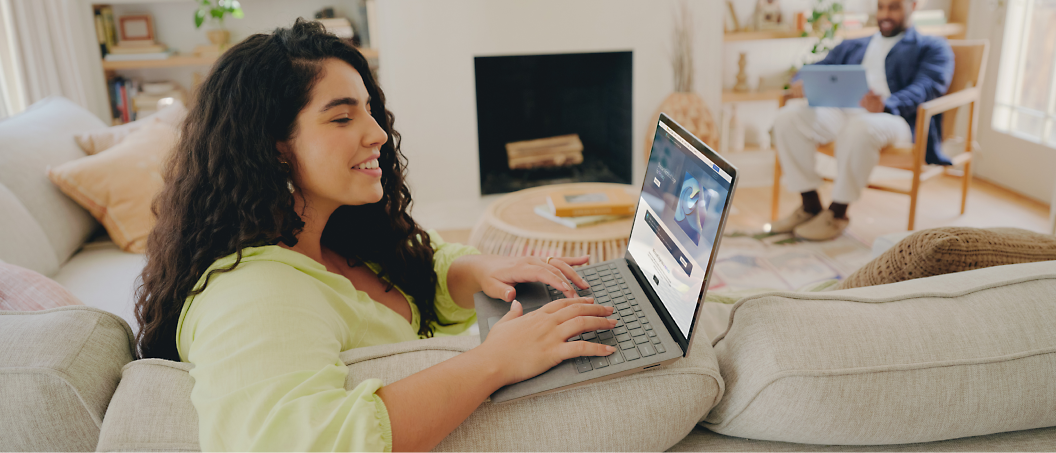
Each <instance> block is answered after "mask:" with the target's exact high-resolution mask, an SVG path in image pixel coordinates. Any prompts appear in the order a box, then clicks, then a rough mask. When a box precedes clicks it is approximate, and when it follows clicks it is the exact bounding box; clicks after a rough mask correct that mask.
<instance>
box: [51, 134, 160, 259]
mask: <svg viewBox="0 0 1056 453" xmlns="http://www.w3.org/2000/svg"><path fill="white" fill-rule="evenodd" d="M175 145H176V129H174V128H173V127H172V126H169V125H167V124H164V123H160V122H155V123H151V124H147V125H144V126H142V127H140V128H139V129H137V130H136V131H135V132H132V133H131V134H129V136H128V137H126V138H125V139H124V140H123V141H121V143H119V144H117V145H116V146H114V147H113V148H110V149H108V150H106V152H103V153H99V154H96V155H94V156H88V157H83V158H80V159H76V160H72V161H69V162H66V163H64V164H62V165H59V166H58V167H54V168H50V169H48V178H50V179H51V182H53V183H55V185H57V186H59V189H60V190H62V192H63V193H65V194H66V195H68V196H69V197H70V198H72V199H73V200H74V201H76V202H77V203H78V204H80V205H81V206H84V208H85V209H87V210H88V212H89V213H91V214H92V216H93V217H95V219H96V220H98V221H99V223H102V224H103V226H104V227H106V231H107V232H108V233H110V239H112V240H113V241H114V243H116V244H117V245H118V247H121V250H124V251H126V252H133V253H144V252H145V251H146V244H147V235H149V234H150V229H151V228H153V227H154V214H153V213H151V211H150V204H151V202H152V201H153V200H154V196H155V195H157V194H158V192H160V191H161V187H162V180H161V164H162V162H163V161H164V160H165V159H166V158H167V157H168V155H169V153H170V151H171V150H172V148H173V147H174V146H175Z"/></svg>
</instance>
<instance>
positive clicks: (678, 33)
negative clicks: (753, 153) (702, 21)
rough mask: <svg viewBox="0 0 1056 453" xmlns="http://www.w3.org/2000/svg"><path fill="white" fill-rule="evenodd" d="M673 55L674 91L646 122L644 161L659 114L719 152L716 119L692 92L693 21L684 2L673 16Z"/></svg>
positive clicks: (650, 145) (651, 146)
mask: <svg viewBox="0 0 1056 453" xmlns="http://www.w3.org/2000/svg"><path fill="white" fill-rule="evenodd" d="M673 30H674V41H675V43H674V44H675V45H674V52H673V53H672V55H671V66H672V69H674V73H675V92H674V93H671V94H670V95H668V97H667V99H664V102H662V103H660V108H659V109H657V111H656V114H655V115H653V121H652V122H651V123H649V124H650V125H649V130H648V131H647V132H646V134H645V160H646V161H647V162H648V161H649V153H650V151H651V150H652V148H653V131H654V130H655V129H656V122H657V120H658V119H659V118H660V112H663V113H666V114H667V116H670V117H671V119H673V120H675V121H677V122H678V124H681V125H682V126H683V127H685V128H686V130H688V131H689V132H690V133H691V134H693V135H695V136H697V138H699V139H701V140H702V141H704V143H707V144H708V145H710V146H711V147H712V148H715V149H718V134H716V130H715V120H714V119H713V118H712V116H711V111H710V110H708V106H707V104H705V103H704V99H703V98H701V97H700V95H699V94H697V93H696V92H694V91H693V20H692V16H690V12H689V6H688V5H687V4H686V2H685V0H683V1H681V2H679V3H678V14H677V16H676V17H675V25H674V27H673Z"/></svg>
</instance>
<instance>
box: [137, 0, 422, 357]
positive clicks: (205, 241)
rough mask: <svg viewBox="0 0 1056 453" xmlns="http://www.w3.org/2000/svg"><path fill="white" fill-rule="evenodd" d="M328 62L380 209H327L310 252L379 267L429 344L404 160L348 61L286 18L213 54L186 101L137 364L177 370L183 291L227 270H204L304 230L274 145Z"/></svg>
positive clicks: (141, 309)
mask: <svg viewBox="0 0 1056 453" xmlns="http://www.w3.org/2000/svg"><path fill="white" fill-rule="evenodd" d="M329 58H336V59H339V60H342V61H344V62H347V63H348V64H349V65H351V66H352V67H353V68H354V69H355V70H356V71H358V72H359V74H360V75H361V76H362V77H363V83H364V85H366V88H367V93H368V94H369V96H370V111H371V112H372V113H371V115H372V116H373V117H374V120H375V121H377V122H378V124H379V125H380V126H381V127H382V128H383V129H384V130H385V132H386V133H387V134H388V141H387V142H385V144H384V145H382V147H381V157H380V158H379V159H378V163H379V165H380V167H381V169H382V177H381V184H382V187H383V189H384V195H383V196H382V198H381V201H379V202H377V203H372V204H367V205H363V206H342V207H340V208H338V209H337V211H335V212H334V213H333V215H331V216H330V219H329V221H328V222H327V224H326V227H325V229H324V231H323V235H322V244H323V246H325V247H327V248H329V249H331V250H333V251H335V252H337V253H338V254H340V255H341V256H343V257H345V259H346V260H352V259H355V260H358V261H369V262H374V263H377V264H378V265H380V267H381V269H382V272H381V274H382V276H385V277H387V278H388V279H389V282H390V286H389V288H388V289H389V290H391V289H392V285H396V286H399V287H400V288H401V289H403V290H404V291H405V292H407V293H408V294H409V295H410V296H412V297H413V298H414V303H415V304H416V305H417V306H418V311H419V313H420V315H421V327H420V328H419V331H418V333H419V334H420V335H424V336H432V331H433V324H435V323H437V322H438V321H437V316H436V311H435V310H434V305H433V303H434V296H435V291H436V280H437V276H436V272H435V271H434V270H433V264H432V261H433V249H432V247H431V245H430V241H429V236H428V235H427V234H426V233H425V232H424V231H423V230H422V228H421V227H419V226H418V224H416V223H415V222H414V220H413V219H412V218H411V216H410V215H409V214H408V213H407V211H408V208H409V207H410V205H411V193H410V190H408V188H407V185H406V184H405V182H404V172H405V171H406V168H407V161H406V158H405V157H404V156H403V154H402V153H401V152H400V134H399V133H397V132H396V130H395V129H393V127H392V126H393V121H394V119H393V115H392V113H391V112H389V111H388V110H385V96H384V94H382V92H381V89H380V88H379V87H378V85H377V83H376V82H375V80H374V77H373V76H372V75H371V72H370V68H369V66H368V64H367V60H366V59H365V58H364V57H363V55H362V54H361V53H360V52H359V51H357V50H356V49H355V48H353V47H352V46H350V45H348V44H347V43H346V42H344V41H342V40H341V39H339V38H337V37H336V36H334V35H331V34H328V33H326V32H325V31H324V30H323V28H322V26H321V25H319V24H318V23H316V22H309V21H305V20H303V19H297V22H296V23H294V25H293V26H292V27H290V28H278V29H276V30H275V32H274V33H272V34H256V35H253V36H250V37H249V38H246V40H244V41H242V42H241V43H239V44H237V45H235V46H234V47H232V48H231V49H230V50H228V51H227V52H225V53H224V54H223V56H221V57H220V59H219V60H218V61H217V62H216V64H215V65H214V66H213V69H212V72H211V73H210V74H209V76H208V77H207V78H206V79H205V80H204V81H203V82H202V84H201V86H200V87H199V89H198V91H197V93H196V94H195V100H194V102H193V105H192V106H191V108H190V111H189V112H188V115H187V119H186V120H185V121H184V123H183V126H182V134H181V137H180V139H179V143H178V144H177V147H176V148H175V150H174V152H173V156H172V157H171V158H170V160H169V161H168V163H167V164H166V167H165V187H164V189H163V190H162V192H161V193H160V194H159V195H158V197H157V198H156V199H155V200H154V205H153V211H154V214H155V215H156V216H157V223H156V225H155V227H154V229H153V231H151V233H150V238H149V239H148V242H147V266H146V268H145V269H144V270H143V273H142V275H141V276H140V278H141V281H142V285H141V286H140V287H139V289H138V291H137V301H136V308H135V312H136V321H138V322H139V325H140V329H139V332H138V333H137V334H136V343H137V345H138V348H137V349H138V351H137V354H136V356H137V358H162V359H169V360H175V361H179V360H180V358H179V354H178V352H177V349H176V341H177V339H176V327H177V324H178V322H179V317H180V312H181V310H182V308H183V304H184V303H185V301H186V300H187V298H188V297H190V296H194V295H197V294H200V293H201V292H202V291H203V290H204V289H205V285H204V284H203V285H202V286H201V287H199V288H195V287H194V286H195V284H196V283H197V281H198V280H199V279H200V278H201V277H202V274H203V272H205V270H206V269H207V268H208V267H209V266H210V265H212V264H213V262H215V261H216V260H217V259H219V258H222V257H224V256H227V255H231V254H233V253H235V254H237V259H236V261H235V264H233V265H231V266H230V267H226V268H223V269H215V270H213V271H210V272H209V276H208V278H206V284H208V280H209V279H210V278H214V275H215V274H217V273H220V272H228V271H231V270H233V269H234V268H235V267H236V266H238V264H239V263H240V262H241V259H242V249H243V248H245V247H252V246H262V245H275V244H278V243H279V242H280V241H281V242H282V243H284V244H286V245H289V246H293V245H295V244H296V243H297V234H298V233H299V232H300V231H301V229H302V228H303V227H304V222H303V221H302V220H301V217H300V216H299V215H298V213H297V212H296V211H295V209H294V194H291V193H290V191H289V190H288V189H287V186H286V181H287V178H288V177H289V174H290V173H289V172H290V171H291V170H290V166H289V165H288V164H283V163H280V161H282V159H280V152H279V150H278V149H277V148H276V143H277V142H282V141H286V140H289V139H290V138H291V137H292V136H293V135H294V133H295V132H296V130H295V127H296V123H295V120H296V118H297V115H298V113H300V111H301V110H302V109H303V108H304V107H305V106H306V105H307V104H308V102H309V100H310V99H309V97H310V93H311V90H312V87H313V86H314V84H315V83H316V82H317V80H318V79H319V78H320V76H321V65H322V63H323V60H325V59H329ZM291 164H292V162H291ZM364 219H371V221H364ZM375 219H376V220H377V221H375ZM364 237H368V238H371V240H369V241H363V240H361V239H362V238H364Z"/></svg>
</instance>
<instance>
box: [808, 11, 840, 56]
mask: <svg viewBox="0 0 1056 453" xmlns="http://www.w3.org/2000/svg"><path fill="white" fill-rule="evenodd" d="M807 23H809V24H810V28H811V31H813V35H814V36H817V37H818V42H816V43H814V47H813V48H812V49H811V50H810V53H811V54H813V55H815V56H819V54H824V53H825V52H828V51H830V50H832V48H833V47H835V44H836V32H837V31H839V29H840V27H841V26H842V25H843V2H842V1H841V0H815V2H814V11H813V13H811V15H810V18H808V19H807ZM803 36H807V32H805V31H804V32H803Z"/></svg>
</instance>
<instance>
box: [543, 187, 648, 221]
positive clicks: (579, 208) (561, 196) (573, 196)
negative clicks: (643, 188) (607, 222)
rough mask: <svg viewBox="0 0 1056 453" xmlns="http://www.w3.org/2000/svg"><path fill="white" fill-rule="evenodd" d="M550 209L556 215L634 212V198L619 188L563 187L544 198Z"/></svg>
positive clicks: (577, 215)
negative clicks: (588, 188) (586, 188)
mask: <svg viewBox="0 0 1056 453" xmlns="http://www.w3.org/2000/svg"><path fill="white" fill-rule="evenodd" d="M546 202H547V205H548V206H549V207H550V211H551V212H553V213H554V215H556V216H558V217H579V216H587V215H631V214H634V208H635V207H636V206H635V199H634V198H633V197H631V196H630V195H629V194H628V193H627V191H625V190H623V189H621V188H615V187H614V188H604V189H590V190H584V189H574V188H573V189H564V190H558V191H555V192H553V193H551V194H550V195H549V196H547V198H546Z"/></svg>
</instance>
